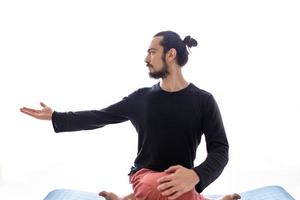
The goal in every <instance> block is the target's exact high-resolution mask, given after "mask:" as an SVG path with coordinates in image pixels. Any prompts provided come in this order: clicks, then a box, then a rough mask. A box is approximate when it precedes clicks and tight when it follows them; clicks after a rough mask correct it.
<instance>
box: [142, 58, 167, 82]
mask: <svg viewBox="0 0 300 200" xmlns="http://www.w3.org/2000/svg"><path fill="white" fill-rule="evenodd" d="M162 61H163V66H162V68H161V69H160V70H158V71H154V72H149V76H150V78H154V79H159V78H166V77H167V76H168V75H169V71H168V65H167V63H166V61H165V58H164V57H163V58H162ZM147 66H148V67H152V65H149V64H148V65H147Z"/></svg>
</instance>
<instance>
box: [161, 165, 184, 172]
mask: <svg viewBox="0 0 300 200" xmlns="http://www.w3.org/2000/svg"><path fill="white" fill-rule="evenodd" d="M179 168H180V165H175V166H171V167H169V168H168V169H166V170H165V172H166V173H174V172H175V171H176V170H177V169H179Z"/></svg>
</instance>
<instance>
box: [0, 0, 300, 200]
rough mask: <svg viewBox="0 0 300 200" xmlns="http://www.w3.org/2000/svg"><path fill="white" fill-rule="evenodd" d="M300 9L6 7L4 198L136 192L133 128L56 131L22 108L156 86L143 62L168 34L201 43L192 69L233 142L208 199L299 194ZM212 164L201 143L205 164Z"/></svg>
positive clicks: (1, 144)
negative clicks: (278, 189)
mask: <svg viewBox="0 0 300 200" xmlns="http://www.w3.org/2000/svg"><path fill="white" fill-rule="evenodd" d="M299 10H300V5H299V1H292V0H281V1H280V0H272V1H271V0H270V1H267V0H252V1H242V0H236V1H234V0H228V1H221V0H220V1H186V0H185V1H174V0H168V1H167V0H165V1H155V0H153V1H133V0H127V1H122V0H114V1H113V0H112V1H74V0H72V1H66V0H59V1H58V0H57V1H55V0H52V1H33V0H27V1H14V0H10V1H8V0H7V1H5V0H4V1H3V0H2V1H0V89H1V90H0V92H1V97H0V98H1V104H0V106H1V109H0V110H1V115H0V123H1V130H0V199H1V200H2V199H20V197H21V198H22V199H28V200H32V199H43V198H44V197H45V196H46V194H47V193H48V192H49V191H51V190H53V189H58V188H69V189H79V190H85V191H91V192H98V191H101V190H103V189H106V190H109V191H110V190H111V191H115V192H116V193H118V194H120V195H124V194H126V193H129V192H131V186H130V185H129V183H128V177H127V173H128V171H129V168H130V166H131V165H132V163H133V160H134V158H135V155H136V149H137V134H136V133H135V130H134V128H133V126H132V125H131V123H130V122H126V123H122V124H117V125H109V126H107V127H105V128H102V129H97V130H93V131H85V132H73V133H60V134H55V133H54V131H53V129H52V125H51V123H50V122H48V121H47V122H46V121H38V120H35V119H33V118H30V117H29V116H25V115H24V114H22V113H20V112H19V108H20V107H22V106H28V107H33V108H40V106H39V102H40V101H44V102H45V103H46V104H48V105H49V106H51V107H52V108H53V109H55V110H57V111H69V110H73V111H76V110H86V109H101V108H104V107H106V106H108V105H110V104H112V103H115V102H117V101H119V100H121V99H122V98H123V97H124V96H126V95H128V94H129V93H131V92H132V91H134V90H135V89H137V88H139V87H144V86H152V85H153V84H155V83H157V80H154V79H150V78H149V77H148V69H147V68H146V67H145V63H144V61H143V60H144V57H145V56H146V50H147V48H148V45H149V44H150V41H151V39H152V36H153V35H154V34H155V33H157V32H159V31H162V30H173V31H176V32H178V33H179V34H180V35H181V37H184V36H186V35H188V34H190V35H191V36H192V37H194V38H195V39H197V40H198V43H199V46H198V47H196V48H193V49H192V54H191V56H190V60H189V62H188V64H187V65H186V66H185V67H184V69H183V73H184V75H185V77H186V79H187V80H188V81H189V82H193V83H194V84H195V85H197V86H198V87H200V88H202V89H205V90H207V91H209V92H211V93H212V94H213V95H214V96H215V98H216V100H217V102H218V104H219V107H220V110H221V113H222V116H223V121H224V124H225V128H226V131H227V136H228V139H229V142H230V162H229V163H228V165H227V167H226V168H225V170H224V172H223V174H222V175H221V176H220V177H219V179H217V181H215V182H214V183H213V184H211V185H210V186H209V187H208V188H207V189H206V190H205V191H204V194H216V193H230V192H242V191H247V190H250V189H254V188H258V187H262V186H266V185H280V186H282V187H283V188H285V189H286V190H287V191H288V192H289V193H291V194H292V195H293V196H294V197H295V198H296V199H297V198H300V159H299V156H297V153H298V152H300V145H299V139H298V138H299V136H297V135H299V133H300V128H299V113H300V95H299V85H300V81H299V72H298V68H299V67H300V57H299V56H300V39H299V38H300V37H299V35H300V28H299V24H300V20H299V19H300V12H299ZM204 158H205V144H204V143H202V144H201V146H200V148H199V152H198V157H197V160H196V161H195V164H199V163H200V162H201V161H202V160H203V159H204Z"/></svg>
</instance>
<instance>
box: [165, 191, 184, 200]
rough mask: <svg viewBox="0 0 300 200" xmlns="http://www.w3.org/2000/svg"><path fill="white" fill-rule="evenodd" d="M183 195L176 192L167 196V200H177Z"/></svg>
mask: <svg viewBox="0 0 300 200" xmlns="http://www.w3.org/2000/svg"><path fill="white" fill-rule="evenodd" d="M182 194H183V193H182V192H180V191H178V192H175V193H173V194H172V195H170V196H168V199H170V200H174V199H177V198H178V197H180V196H181V195H182Z"/></svg>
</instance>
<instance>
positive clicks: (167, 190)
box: [161, 187, 179, 197]
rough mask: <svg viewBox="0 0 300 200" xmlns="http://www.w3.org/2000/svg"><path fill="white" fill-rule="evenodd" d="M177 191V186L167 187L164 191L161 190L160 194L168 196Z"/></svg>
mask: <svg viewBox="0 0 300 200" xmlns="http://www.w3.org/2000/svg"><path fill="white" fill-rule="evenodd" d="M177 192H179V191H178V189H177V188H175V187H170V188H168V189H166V190H165V191H163V192H162V193H161V194H162V195H163V196H167V197H170V196H172V195H174V194H175V193H177Z"/></svg>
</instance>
